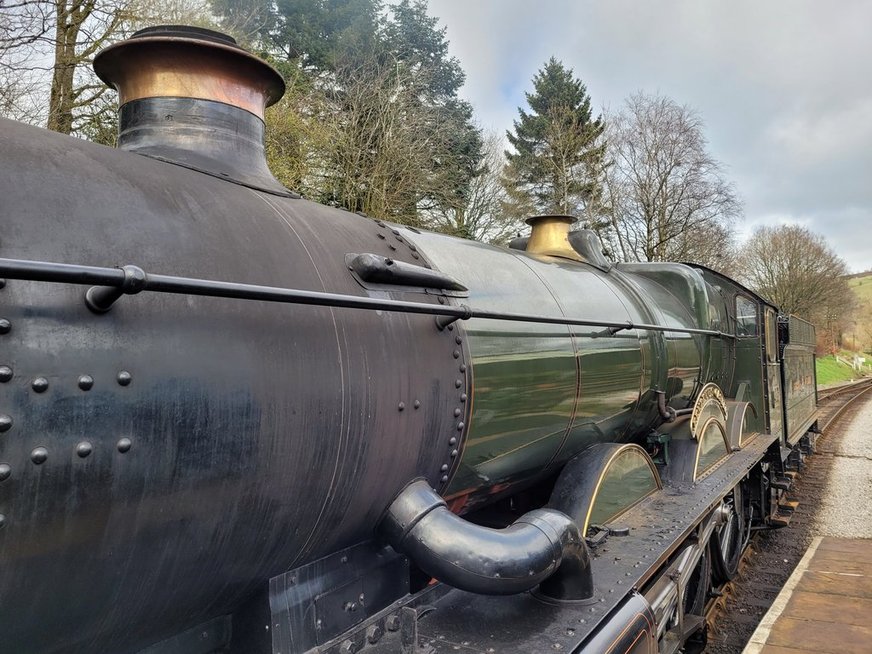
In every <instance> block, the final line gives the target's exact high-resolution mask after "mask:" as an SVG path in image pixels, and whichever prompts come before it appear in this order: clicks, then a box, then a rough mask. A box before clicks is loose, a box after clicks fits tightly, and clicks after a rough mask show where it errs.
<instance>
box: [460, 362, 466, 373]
mask: <svg viewBox="0 0 872 654" xmlns="http://www.w3.org/2000/svg"><path fill="white" fill-rule="evenodd" d="M460 372H466V364H465V363H461V364H460Z"/></svg>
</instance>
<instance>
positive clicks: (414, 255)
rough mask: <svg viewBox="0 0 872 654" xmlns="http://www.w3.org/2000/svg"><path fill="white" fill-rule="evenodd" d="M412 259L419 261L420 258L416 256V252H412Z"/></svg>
mask: <svg viewBox="0 0 872 654" xmlns="http://www.w3.org/2000/svg"><path fill="white" fill-rule="evenodd" d="M412 258H413V259H420V258H421V257H419V256H418V253H417V252H412Z"/></svg>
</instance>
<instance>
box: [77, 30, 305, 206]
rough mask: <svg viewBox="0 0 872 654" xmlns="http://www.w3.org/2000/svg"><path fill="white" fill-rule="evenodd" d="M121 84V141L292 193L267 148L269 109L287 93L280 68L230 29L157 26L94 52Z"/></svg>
mask: <svg viewBox="0 0 872 654" xmlns="http://www.w3.org/2000/svg"><path fill="white" fill-rule="evenodd" d="M94 71H95V72H96V73H97V75H98V76H99V77H100V79H101V80H103V81H104V82H106V84H108V85H109V86H112V87H113V88H115V90H117V91H118V100H119V105H120V108H119V116H118V147H119V148H121V149H123V150H129V151H131V152H136V153H138V154H143V155H146V156H149V157H153V158H156V159H160V160H162V161H168V162H170V163H174V164H177V165H180V166H185V167H186V168H192V169H194V170H198V171H200V172H203V173H206V174H209V175H213V176H215V177H220V178H221V179H226V180H228V181H231V182H235V183H237V184H242V185H243V186H249V187H251V188H255V189H259V190H263V191H268V192H270V193H277V194H280V195H286V196H294V195H295V194H293V193H291V192H290V191H288V190H287V189H286V188H285V187H284V186H282V184H281V183H280V182H279V181H278V180H276V179H275V177H273V175H272V173H271V172H270V171H269V167H268V166H267V163H266V155H265V152H264V145H263V143H264V110H265V109H266V107H268V106H270V105H272V104H274V103H276V102H278V100H279V99H281V97H282V95H283V94H284V92H285V83H284V80H282V77H281V75H279V73H278V72H277V71H276V70H275V69H274V68H273V67H272V66H270V65H269V64H267V63H266V62H265V61H263V60H261V59H259V58H257V57H255V56H254V55H252V54H251V53H249V52H247V51H246V50H244V49H242V48H241V47H239V46H238V45H237V43H236V41H235V40H234V39H233V38H232V37H230V36H227V35H225V34H221V33H220V32H214V31H212V30H207V29H202V28H198V27H187V26H181V25H160V26H156V27H149V28H146V29H143V30H140V31H138V32H136V33H135V34H134V35H133V36H132V37H131V38H129V39H127V40H126V41H121V42H120V43H116V44H115V45H112V46H110V47H108V48H106V49H105V50H103V51H102V52H101V53H100V54H98V55H97V56H96V57H95V58H94Z"/></svg>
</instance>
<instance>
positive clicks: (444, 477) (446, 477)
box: [442, 475, 448, 484]
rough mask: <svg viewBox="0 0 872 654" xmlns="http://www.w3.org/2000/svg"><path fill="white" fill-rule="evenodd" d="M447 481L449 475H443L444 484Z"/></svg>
mask: <svg viewBox="0 0 872 654" xmlns="http://www.w3.org/2000/svg"><path fill="white" fill-rule="evenodd" d="M446 481H448V475H442V483H443V484H444V483H445V482H446Z"/></svg>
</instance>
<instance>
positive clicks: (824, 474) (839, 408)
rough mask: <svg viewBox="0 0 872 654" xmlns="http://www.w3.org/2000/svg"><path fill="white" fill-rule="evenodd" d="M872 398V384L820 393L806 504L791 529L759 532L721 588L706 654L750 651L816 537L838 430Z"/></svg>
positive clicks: (711, 613) (804, 477)
mask: <svg viewBox="0 0 872 654" xmlns="http://www.w3.org/2000/svg"><path fill="white" fill-rule="evenodd" d="M870 397H872V379H864V380H861V381H859V382H855V383H853V384H846V385H844V386H840V387H838V388H834V389H829V390H826V391H823V392H820V393H819V394H818V407H819V411H820V417H819V420H818V424H819V426H820V428H821V432H822V435H821V436H819V437H818V443H817V446H816V451H817V452H818V453H820V454H822V456H813V457H811V458H809V459H808V460H807V464H806V465H805V466H804V468H803V470H802V472H801V474H800V475H799V476H798V477H797V480H796V484H795V486H794V488H792V489H791V492H790V499H795V500H798V501H799V503H800V504H799V507H798V509H797V511H796V514H795V517H794V519H793V520H792V521H791V524H790V527H788V528H787V529H779V530H773V531H766V532H762V533H758V534H757V535H756V536H755V537H754V538H752V540H751V544H750V545H749V547H748V549H747V550H746V551H745V553H744V555H743V557H742V560H741V562H740V565H739V572H738V574H737V575H736V577H735V578H734V579H733V581H731V582H729V583H728V584H726V585H725V586H724V587H722V588H721V589H720V595H719V596H718V597H717V598H714V600H713V601H712V602H711V604H710V605H709V607H708V611H707V613H706V620H707V622H708V624H709V630H710V632H709V642H708V645H707V646H706V648H705V650H704V652H705V654H738V653H739V652H742V650H743V649H744V647H745V644H746V643H747V641H748V639H749V638H750V637H751V635H752V634H753V632H754V629H755V628H756V627H757V624H758V623H759V621H760V619H761V618H762V617H763V615H764V614H765V613H766V611H767V610H768V608H769V606H771V604H772V602H773V601H774V599H775V597H776V596H777V595H778V593H779V592H780V590H781V588H782V587H783V585H784V583H785V582H786V581H787V578H788V577H789V576H790V573H791V572H792V570H793V568H794V567H795V566H796V563H797V562H798V561H799V559H800V558H801V556H802V554H803V553H804V552H805V549H806V547H807V545H808V542H809V541H810V539H811V537H812V536H813V534H812V533H811V527H812V524H813V519H814V514H815V511H816V509H817V502H816V500H817V499H818V498H820V496H821V494H822V493H823V492H824V490H825V488H826V484H827V479H828V477H829V470H830V467H831V465H832V455H828V454H827V453H828V452H830V451H832V450H833V449H834V447H835V446H836V444H837V442H838V440H839V438H840V433H839V432H838V431H836V430H835V429H834V427H835V426H836V425H837V423H838V422H839V421H840V420H841V419H842V418H844V417H845V416H847V415H849V412H850V410H851V408H852V407H856V406H858V402H861V401H863V400H865V399H868V398H870Z"/></svg>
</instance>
